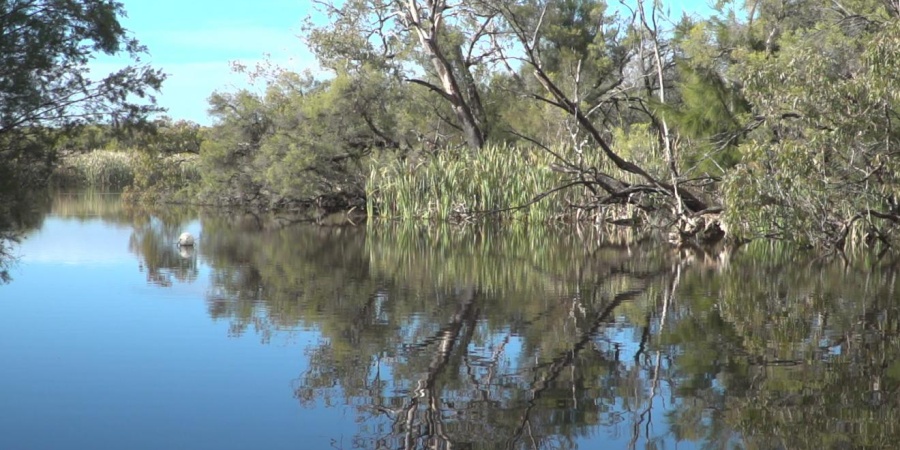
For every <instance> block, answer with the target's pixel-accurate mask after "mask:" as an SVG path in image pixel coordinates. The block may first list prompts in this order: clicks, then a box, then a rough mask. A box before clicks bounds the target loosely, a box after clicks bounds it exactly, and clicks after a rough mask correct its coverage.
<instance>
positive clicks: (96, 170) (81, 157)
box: [52, 150, 135, 189]
mask: <svg viewBox="0 0 900 450" xmlns="http://www.w3.org/2000/svg"><path fill="white" fill-rule="evenodd" d="M134 162H135V157H134V154H133V153H132V152H122V151H111V150H95V151H92V152H89V153H77V154H71V155H66V156H63V157H62V158H61V159H60V163H59V165H58V166H57V168H56V170H54V172H53V177H52V182H53V184H55V185H57V186H89V187H93V188H107V189H121V188H124V187H125V186H128V185H130V184H131V183H132V182H133V181H134Z"/></svg>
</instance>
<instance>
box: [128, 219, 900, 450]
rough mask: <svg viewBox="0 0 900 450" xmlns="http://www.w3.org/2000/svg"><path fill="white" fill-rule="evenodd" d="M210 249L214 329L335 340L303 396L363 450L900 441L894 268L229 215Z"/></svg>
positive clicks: (316, 358) (303, 379) (206, 244)
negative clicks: (344, 410)
mask: <svg viewBox="0 0 900 450" xmlns="http://www.w3.org/2000/svg"><path fill="white" fill-rule="evenodd" d="M203 229H204V238H203V242H202V245H201V246H200V248H199V252H200V254H199V256H197V257H199V258H202V260H203V261H204V262H206V263H208V264H209V266H210V268H211V277H212V287H211V289H210V291H209V293H208V295H207V302H208V308H209V313H210V315H211V317H213V318H214V319H217V320H229V321H230V322H231V325H232V327H231V332H232V333H233V334H242V333H245V332H247V331H248V330H253V331H255V332H256V333H258V334H259V336H261V338H262V339H263V340H264V341H268V340H269V339H270V338H271V337H272V336H274V335H276V334H277V333H279V332H281V331H289V330H295V329H300V328H302V329H310V330H315V331H316V333H318V335H320V336H321V338H320V339H319V340H318V341H317V342H316V343H315V344H313V345H312V346H311V347H309V348H307V349H306V356H307V357H308V358H309V369H308V370H307V371H306V372H304V373H302V374H299V375H298V377H297V379H296V380H295V382H294V389H293V390H294V395H295V396H296V398H297V399H298V401H300V403H301V404H303V405H307V406H310V407H321V406H323V405H333V406H334V405H341V406H343V407H350V408H352V410H353V411H355V414H356V415H357V421H358V423H359V424H360V425H359V427H358V432H357V436H355V438H354V441H353V442H354V445H359V446H362V447H365V448H425V447H427V448H450V447H453V448H509V449H518V448H554V449H556V448H575V447H578V446H579V445H582V444H583V443H584V440H585V439H591V438H597V439H611V440H613V441H614V442H616V444H615V446H625V447H629V448H662V447H669V446H673V445H675V444H676V443H678V442H682V441H692V442H697V443H699V444H701V446H702V447H704V448H735V447H739V448H816V447H824V448H845V447H846V448H849V447H853V448H858V447H869V448H880V447H885V446H890V445H892V442H893V441H896V440H897V439H898V438H900V436H898V430H897V428H898V425H897V423H898V421H897V419H898V418H900V417H898V412H897V411H898V402H900V393H898V389H900V363H898V362H897V361H900V348H898V347H900V340H898V339H897V334H898V331H900V323H898V322H900V319H898V317H900V314H898V306H897V295H896V291H895V285H896V281H895V277H896V272H895V271H894V270H893V269H892V268H891V265H890V264H886V263H885V262H884V261H876V260H874V259H873V260H867V259H865V258H854V259H850V261H853V262H852V263H848V262H845V261H841V260H835V261H825V260H821V259H818V260H817V259H815V258H812V257H809V256H808V255H803V254H802V253H801V252H799V251H797V250H796V249H790V248H784V247H778V246H767V245H756V246H750V247H748V248H744V249H741V250H740V251H737V252H733V253H730V252H727V251H723V252H721V253H717V254H702V253H688V254H683V253H681V254H680V253H678V252H673V251H671V250H669V249H668V247H665V246H659V245H654V244H653V241H650V240H648V241H646V242H645V243H638V244H626V243H625V242H640V239H634V238H635V237H634V236H631V237H629V239H627V240H622V241H616V240H613V239H609V237H608V236H604V237H598V236H594V235H580V236H579V235H578V234H577V233H576V232H573V230H566V229H547V228H537V227H535V228H528V227H522V228H516V227H512V229H507V230H506V231H502V232H498V231H497V230H493V229H491V228H490V227H471V228H463V229H458V228H442V227H429V228H425V227H409V228H400V229H394V228H379V227H372V228H370V229H368V230H367V229H362V228H353V227H348V228H342V227H306V226H283V225H278V224H277V223H274V222H270V221H267V220H262V219H260V218H257V217H255V216H250V215H238V216H234V215H227V216H226V215H221V216H206V217H204V219H203ZM142 230H144V231H141V233H144V234H139V233H138V232H136V234H135V236H141V239H142V240H141V242H142V243H144V244H143V245H145V246H146V248H147V249H150V250H145V249H144V248H145V247H141V250H140V251H141V252H149V251H151V250H153V249H163V250H165V252H168V251H169V250H166V247H165V245H164V243H165V238H164V237H165V236H167V235H168V233H171V234H172V236H174V235H175V234H176V232H177V230H176V229H175V228H171V229H169V228H166V227H165V226H163V225H161V224H160V225H153V226H149V225H148V226H147V227H146V229H142ZM153 230H157V231H153ZM154 236H156V237H154ZM157 237H158V239H157ZM157 243H158V244H159V246H157ZM165 252H163V253H165ZM172 255H174V254H172ZM172 257H173V258H174V256H172ZM154 260H159V261H164V262H163V263H161V264H160V267H173V266H175V265H176V264H175V262H174V261H175V260H174V259H173V260H172V261H169V262H165V261H166V259H165V258H164V257H154ZM194 276H196V275H194Z"/></svg>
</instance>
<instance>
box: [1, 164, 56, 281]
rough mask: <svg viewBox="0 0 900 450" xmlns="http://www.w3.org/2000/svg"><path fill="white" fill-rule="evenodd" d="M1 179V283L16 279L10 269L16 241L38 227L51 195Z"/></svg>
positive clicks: (13, 259)
mask: <svg viewBox="0 0 900 450" xmlns="http://www.w3.org/2000/svg"><path fill="white" fill-rule="evenodd" d="M6 181H9V180H3V181H2V182H0V284H5V283H8V282H10V280H12V277H11V276H10V273H9V269H10V267H11V266H12V265H13V264H14V263H15V261H16V254H15V247H16V244H18V243H19V241H20V240H21V239H22V238H23V237H24V236H25V235H26V234H27V232H28V230H32V229H35V228H38V227H39V226H40V224H41V222H42V221H43V219H44V215H45V214H46V212H47V209H48V204H49V200H48V196H47V195H46V194H45V193H44V192H36V191H31V190H27V189H21V188H17V187H12V186H6V185H5V183H4V182H6Z"/></svg>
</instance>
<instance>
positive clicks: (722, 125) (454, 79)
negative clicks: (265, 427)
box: [0, 0, 900, 253]
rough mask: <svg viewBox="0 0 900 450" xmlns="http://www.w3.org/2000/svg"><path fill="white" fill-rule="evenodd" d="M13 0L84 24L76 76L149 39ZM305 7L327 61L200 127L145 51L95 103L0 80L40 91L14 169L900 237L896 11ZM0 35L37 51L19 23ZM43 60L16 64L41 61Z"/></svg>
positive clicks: (380, 205) (67, 177)
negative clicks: (314, 15)
mask: <svg viewBox="0 0 900 450" xmlns="http://www.w3.org/2000/svg"><path fill="white" fill-rule="evenodd" d="M13 3H16V4H17V5H18V7H19V8H20V11H22V12H23V14H24V15H25V16H28V17H30V18H31V19H33V20H36V21H38V22H40V21H41V20H44V21H47V22H48V26H49V27H50V28H51V29H59V30H60V31H61V32H63V33H65V32H66V30H74V31H73V33H74V32H75V31H78V32H81V31H84V30H86V29H87V30H88V31H87V32H88V33H90V32H91V30H93V31H94V32H95V33H94V34H90V35H87V36H81V37H80V38H79V36H77V35H73V36H72V38H71V40H68V41H65V42H67V44H65V45H69V46H72V48H68V47H65V45H63V46H62V47H60V48H56V47H48V48H43V49H42V50H40V52H43V53H42V54H47V55H51V56H52V55H54V54H58V55H60V56H59V57H60V58H70V59H72V62H73V64H74V67H82V68H84V67H85V66H84V64H85V63H86V62H87V61H88V60H89V59H90V58H91V57H92V56H91V52H104V53H117V52H119V53H121V52H122V51H123V49H124V51H127V52H128V53H130V54H131V55H132V56H135V59H136V61H137V56H138V55H140V54H141V53H142V52H144V51H145V50H146V49H144V48H143V47H141V46H140V45H139V44H138V43H137V41H135V40H134V39H133V38H132V37H130V36H128V34H127V32H126V31H125V30H124V29H121V27H120V26H119V25H118V22H117V20H112V21H105V22H102V23H100V22H96V23H95V22H92V21H95V20H96V18H95V17H86V16H84V17H83V16H79V15H78V14H77V9H73V11H72V12H70V14H71V16H65V15H64V16H62V18H60V17H56V16H52V17H50V16H47V17H44V16H43V14H44V12H43V11H42V10H40V9H33V8H34V7H33V6H30V4H28V3H24V2H13ZM19 3H21V4H19ZM75 3H77V4H79V5H82V6H85V7H87V6H91V7H102V8H106V10H107V12H108V13H109V16H111V17H113V18H117V17H120V16H121V15H122V14H124V10H123V9H122V6H121V5H119V4H111V5H110V4H105V3H102V2H99V0H77V1H75ZM395 6H396V5H395ZM319 7H320V9H321V13H322V16H323V17H327V21H326V22H323V23H322V24H318V23H317V24H313V23H308V24H307V25H306V27H305V28H304V30H303V38H304V39H305V42H306V43H307V44H308V45H309V47H310V49H311V50H312V51H313V52H314V53H315V54H316V56H317V58H318V63H319V65H320V67H321V74H319V75H315V76H314V75H313V74H312V73H310V72H306V73H297V72H292V71H289V70H285V69H282V68H279V67H277V66H276V65H274V64H272V63H270V62H267V63H263V64H260V65H259V66H257V67H247V66H244V65H242V64H240V63H236V64H235V65H234V69H235V70H236V71H238V72H241V73H243V74H245V75H247V76H248V77H249V78H250V79H251V81H252V82H253V83H254V85H255V86H256V87H257V88H258V89H254V90H250V89H237V90H233V91H220V92H214V93H212V94H211V96H210V97H209V113H210V115H211V117H212V118H213V125H211V126H200V125H197V124H195V123H191V122H187V121H183V120H175V119H172V118H168V117H166V116H160V115H159V113H160V112H161V111H160V108H158V107H156V105H155V103H154V101H153V99H152V97H149V96H148V95H147V94H148V93H149V92H153V91H157V90H159V89H160V88H161V87H162V82H163V80H164V78H165V75H164V74H163V73H162V72H160V71H158V70H154V69H152V68H150V67H146V66H140V65H139V64H136V65H135V66H133V67H129V68H128V69H126V70H125V71H124V72H122V73H119V74H118V78H117V77H112V78H109V79H107V80H106V82H105V83H97V84H91V83H89V82H88V81H89V80H87V78H85V82H84V83H85V84H83V86H85V87H84V88H83V89H86V91H85V92H84V93H83V94H88V93H91V94H92V95H89V96H85V97H78V98H83V100H82V101H81V103H79V104H77V105H75V106H73V105H71V104H68V103H66V102H64V101H62V99H64V98H67V97H60V98H56V97H54V95H57V93H58V92H64V91H63V90H64V89H75V88H74V87H72V86H70V85H68V84H67V85H65V86H58V87H57V88H56V90H53V89H51V88H52V86H45V85H41V84H40V83H39V82H38V81H35V80H40V79H49V80H52V79H55V78H53V77H52V76H50V75H47V76H46V77H44V78H41V77H33V79H30V81H29V80H23V81H22V83H26V84H23V85H21V86H19V85H16V86H11V87H8V89H9V90H12V91H13V92H14V93H15V92H21V93H22V94H21V95H23V96H26V95H31V96H32V97H33V98H31V97H28V98H31V100H33V101H31V100H29V102H24V101H23V102H22V104H16V105H12V104H11V105H7V106H9V109H10V110H12V111H15V112H17V113H18V114H19V115H18V116H15V117H17V118H18V119H17V120H13V121H7V122H4V124H2V134H0V138H2V139H3V141H4V142H5V143H6V144H9V145H7V147H6V149H5V150H3V151H2V152H0V153H2V155H3V156H4V158H3V159H2V164H0V171H2V172H3V173H4V174H10V177H8V179H7V181H8V183H7V184H8V185H18V186H35V185H40V184H42V183H43V182H44V181H46V180H49V183H51V184H53V185H57V186H91V187H104V188H112V189H123V190H124V192H125V198H126V200H128V201H132V202H157V203H194V204H203V205H217V206H223V207H236V208H243V209H248V210H280V211H302V212H304V214H305V216H306V219H305V220H307V221H313V222H317V223H321V222H323V221H325V219H326V218H327V219H328V220H327V221H329V222H332V221H340V217H348V215H352V216H354V217H356V218H357V219H359V218H360V216H361V215H363V213H364V214H365V215H366V216H367V217H368V218H369V219H374V218H380V219H388V220H399V221H427V222H450V223H468V222H477V221H483V220H493V221H499V222H501V223H512V222H528V223H545V222H586V223H594V224H611V225H616V226H629V227H646V228H649V229H654V230H658V231H659V232H660V233H661V234H663V235H665V236H667V238H668V240H669V241H670V242H672V243H673V244H676V245H679V246H680V245H705V244H711V243H718V242H721V241H727V242H730V243H737V244H742V243H745V242H749V241H754V240H772V241H784V242H790V243H792V244H796V245H799V246H801V247H808V248H818V249H822V250H825V251H828V252H843V251H844V250H847V249H860V248H869V249H873V250H875V252H876V253H882V252H889V251H891V250H893V249H896V248H897V244H898V243H900V241H898V236H900V151H898V149H900V86H898V85H897V84H896V83H895V82H894V78H895V76H896V74H897V73H900V60H898V59H897V58H895V55H897V54H900V6H898V5H897V4H896V3H895V2H885V1H880V0H852V1H851V2H850V3H843V4H841V5H837V6H832V5H824V4H821V2H813V1H800V2H795V3H792V4H790V5H787V4H784V3H781V2H770V1H767V0H762V1H761V2H753V3H748V4H744V3H741V2H720V3H719V4H718V6H717V8H718V9H716V10H715V11H714V12H712V13H711V14H710V15H709V16H708V17H697V16H689V15H684V16H682V17H667V16H666V13H665V12H664V11H663V10H662V9H660V6H659V4H658V3H654V2H649V1H643V0H636V1H635V2H632V3H629V4H627V5H622V6H621V7H618V8H612V7H608V6H607V3H605V2H603V1H600V0H565V1H556V0H554V1H549V0H515V1H505V0H487V1H478V2H475V1H467V0H464V1H462V2H456V3H453V4H450V3H447V2H446V1H445V0H417V1H411V2H404V3H402V4H400V5H399V6H396V7H397V8H399V9H397V10H396V11H394V10H388V9H385V8H388V6H386V4H384V3H383V2H372V1H370V0H346V1H340V2H337V1H330V0H326V1H323V2H320V3H319ZM29 23H31V22H29ZM87 25H89V27H88V28H85V26H87ZM22 26H23V27H26V28H27V27H28V26H30V25H28V23H25V24H23V25H22ZM90 27H94V28H90ZM97 27H101V28H99V29H98V28H97ZM102 27H108V28H102ZM66 36H69V35H66ZM2 39H7V40H10V45H14V46H16V45H17V46H19V47H21V50H22V51H23V52H25V51H26V50H27V51H31V52H38V51H39V50H38V49H39V47H35V48H31V47H30V46H33V45H35V43H33V42H31V41H29V40H28V39H27V36H24V35H23V36H13V35H10V36H4V37H3V38H2ZM79 39H82V40H83V39H94V40H95V41H97V42H99V44H98V45H97V46H96V47H93V48H91V47H78V43H79V42H80V41H79ZM104 39H105V40H104ZM53 42H56V41H53ZM126 44H127V45H126ZM48 45H49V43H48ZM19 47H16V48H19ZM54 52H56V53H54ZM73 52H74V53H73ZM77 52H82V53H77ZM23 54H24V53H23ZM67 55H70V56H67ZM71 55H75V56H71ZM47 61H51V62H52V61H53V59H52V58H50V59H48V60H47ZM47 61H43V60H40V61H38V60H28V59H23V60H22V61H20V62H21V65H23V67H21V69H22V70H26V71H30V72H33V73H38V74H41V73H46V74H52V73H53V72H52V71H53V70H55V69H53V67H55V66H54V65H53V64H50V63H48V62H47ZM29 64H31V66H29ZM76 73H77V74H78V76H83V77H87V73H88V72H87V71H86V69H85V70H83V71H82V72H76ZM322 74H325V75H322ZM122 77H126V78H127V79H126V78H122ZM128 77H130V78H128ZM27 83H31V84H27ZM90 89H96V90H97V92H94V91H90ZM103 89H106V90H108V92H107V91H103ZM69 95H70V96H71V95H75V94H69ZM79 95H80V94H79ZM8 97H9V98H12V97H10V96H8ZM17 98H18V97H17ZM22 98H26V97H22ZM132 98H140V99H143V102H142V103H129V102H128V100H129V99H132ZM103 99H106V100H103ZM44 104H51V105H57V104H58V105H59V107H58V108H57V109H55V110H54V111H53V113H52V114H50V113H47V112H46V111H45V110H44V109H41V107H38V106H35V105H44ZM152 117H155V119H152V120H151V119H150V118H152ZM4 120H5V119H4ZM0 175H2V174H0ZM9 180H15V181H11V182H9ZM6 187H9V186H6ZM7 192H9V190H7ZM348 211H349V212H350V213H349V214H348V213H347V212H348ZM335 217H337V219H335Z"/></svg>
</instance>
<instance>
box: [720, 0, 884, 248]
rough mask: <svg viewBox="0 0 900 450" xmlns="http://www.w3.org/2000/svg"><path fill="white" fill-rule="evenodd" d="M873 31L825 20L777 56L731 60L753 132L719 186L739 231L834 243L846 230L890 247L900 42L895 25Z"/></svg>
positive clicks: (787, 42)
mask: <svg viewBox="0 0 900 450" xmlns="http://www.w3.org/2000/svg"><path fill="white" fill-rule="evenodd" d="M871 13H872V14H875V13H876V11H872V12H871ZM870 17H872V16H870ZM854 20H863V21H870V20H872V19H868V18H865V17H860V18H857V19H854ZM870 24H871V26H866V27H863V28H861V29H854V31H853V32H849V31H848V30H847V29H846V27H844V26H843V25H842V23H840V22H838V21H834V20H823V21H822V22H818V23H816V24H815V26H814V27H812V28H808V29H807V28H800V29H794V30H786V31H785V33H784V34H783V35H782V37H781V38H780V39H779V40H778V47H779V49H778V52H777V54H776V55H775V56H770V55H767V54H766V53H764V52H755V51H752V50H744V51H741V52H739V53H737V55H736V56H737V57H738V58H739V64H738V65H736V66H735V68H734V71H735V73H737V72H738V71H740V72H741V78H742V81H743V83H744V84H745V88H744V92H745V95H746V97H747V99H748V101H750V103H751V104H753V105H754V109H755V112H756V113H757V114H758V115H759V118H758V119H757V120H758V121H759V122H758V125H759V126H758V127H757V128H755V130H754V131H753V132H752V133H750V134H749V135H748V138H749V139H748V140H747V141H746V142H745V143H744V144H743V145H742V146H741V147H740V151H741V153H742V160H743V163H742V164H741V165H740V166H739V167H738V168H736V170H735V171H733V172H732V173H730V174H729V176H728V179H727V184H726V186H725V194H726V199H727V201H728V203H729V206H730V209H729V211H728V214H727V218H728V221H729V222H730V224H731V225H732V228H733V229H734V231H735V232H736V234H739V235H741V236H755V235H772V236H777V237H782V238H790V239H797V240H799V241H801V242H805V243H809V244H816V245H837V246H842V245H843V243H844V239H845V238H846V237H847V235H848V233H849V232H850V231H854V233H856V232H858V233H859V234H857V235H856V236H858V237H862V236H865V235H868V236H870V238H872V239H877V240H878V241H880V242H882V243H884V244H889V243H890V242H891V241H893V240H895V236H893V235H894V234H895V232H896V225H897V223H896V220H891V219H890V217H891V216H892V215H893V217H896V204H897V201H896V199H897V198H898V195H900V191H898V188H897V186H898V185H900V184H898V183H900V179H898V175H900V162H898V160H897V158H895V157H893V156H892V155H894V154H895V153H896V150H895V149H896V148H897V146H898V145H900V131H898V129H897V127H896V126H895V125H894V122H896V120H897V114H898V105H897V98H898V94H897V87H896V84H895V83H894V82H893V80H892V78H891V77H887V76H885V72H884V71H883V70H884V68H885V67H887V65H889V64H891V63H889V62H886V60H885V57H886V55H887V53H890V52H893V51H896V50H897V49H898V48H900V42H898V34H897V29H898V28H897V19H893V20H892V21H891V22H888V23H883V24H877V23H876V22H871V23H870ZM886 52H887V53H886ZM888 59H890V58H888ZM879 214H882V215H884V214H886V215H887V216H885V217H887V218H885V217H879V216H878V215H879ZM853 240H854V241H857V242H858V241H860V239H853Z"/></svg>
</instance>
